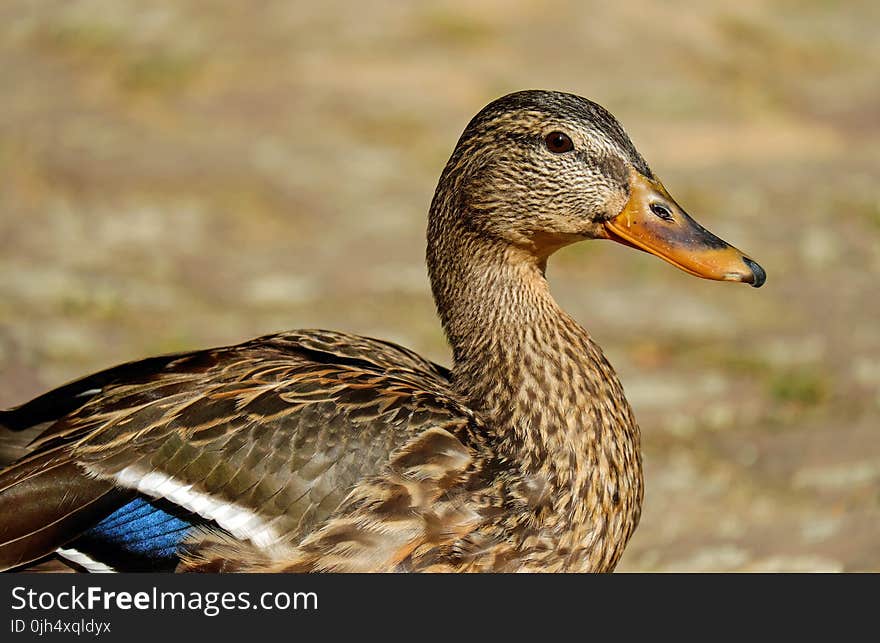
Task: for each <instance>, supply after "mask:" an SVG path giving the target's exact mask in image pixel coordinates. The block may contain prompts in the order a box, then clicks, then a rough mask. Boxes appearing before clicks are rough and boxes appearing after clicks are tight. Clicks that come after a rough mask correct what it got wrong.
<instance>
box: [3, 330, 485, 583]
mask: <svg viewBox="0 0 880 643" xmlns="http://www.w3.org/2000/svg"><path fill="white" fill-rule="evenodd" d="M47 422H49V423H50V424H49V426H48V428H47V429H46V430H45V431H44V432H43V433H42V435H40V437H39V438H37V439H36V440H35V441H34V443H33V444H32V450H31V451H30V452H29V453H28V454H27V455H25V456H24V457H22V458H20V459H19V460H18V461H16V462H14V463H13V464H12V465H10V466H8V467H7V468H5V469H4V470H2V471H0V515H3V516H15V517H16V519H15V520H6V521H4V523H3V524H2V525H0V568H10V567H15V566H19V565H22V564H25V563H28V562H31V561H34V560H37V559H38V558H40V557H42V556H45V555H46V554H49V553H52V552H53V551H56V550H58V549H59V548H65V547H70V545H71V543H72V544H73V545H78V544H83V543H85V544H87V545H88V548H89V556H88V557H89V558H90V559H92V560H96V561H101V559H102V553H103V554H108V555H109V554H110V550H111V549H112V550H114V552H113V555H112V556H111V557H112V558H113V563H114V565H113V566H114V567H117V568H121V569H125V568H126V564H125V560H124V559H122V558H120V554H119V547H118V545H120V543H122V544H126V546H128V547H129V549H134V550H136V551H137V552H141V553H143V552H144V551H147V552H148V553H149V552H154V551H161V552H162V554H163V556H164V558H162V560H163V561H164V562H165V563H167V562H168V561H169V560H170V559H169V556H168V554H169V552H172V553H174V551H175V548H178V547H182V546H183V545H184V541H186V542H188V543H192V542H193V538H194V534H197V533H198V534H208V533H210V534H212V537H214V538H220V539H224V540H225V541H227V542H246V543H249V544H250V545H251V546H253V547H256V548H260V549H265V548H271V547H275V546H280V545H283V544H290V543H298V542H299V541H301V540H303V539H304V538H307V536H308V535H309V534H310V533H311V532H312V531H315V530H316V529H317V528H318V527H319V526H320V525H321V524H322V523H323V522H324V521H326V520H327V518H328V517H330V516H331V514H333V513H334V511H335V510H337V508H338V507H339V506H340V504H341V503H342V501H343V500H344V499H345V498H346V497H348V496H349V495H350V494H351V493H352V492H353V490H354V489H355V488H356V487H358V485H359V484H360V483H362V482H364V481H375V480H376V479H377V476H378V477H381V475H383V472H388V471H389V470H390V469H389V467H392V468H393V466H395V465H393V463H394V462H399V461H400V458H401V457H404V459H406V457H409V458H410V459H412V456H411V455H410V456H405V454H407V453H413V452H418V451H419V450H420V449H421V451H422V452H424V451H425V448H426V446H425V445H431V444H434V445H435V446H436V445H437V444H440V443H443V444H444V445H445V446H444V447H443V448H444V449H446V451H447V452H449V453H451V452H453V451H456V450H460V451H461V452H462V453H466V452H467V448H466V447H464V445H462V444H461V443H460V442H458V441H457V438H455V437H454V435H455V434H457V433H460V432H461V430H462V429H463V428H467V430H468V432H469V433H473V432H475V431H476V428H475V427H477V425H479V420H478V419H477V418H476V417H475V416H474V414H473V413H472V412H471V411H470V410H469V409H467V408H466V407H465V406H464V405H463V404H462V403H461V402H460V401H459V400H458V399H457V398H456V396H455V394H454V393H453V391H452V389H451V388H450V386H449V382H448V371H446V370H445V369H444V368H443V367H440V366H438V365H436V364H433V363H432V362H429V361H427V360H425V359H423V358H421V357H419V356H418V355H416V354H415V353H413V352H412V351H409V350H407V349H404V348H402V347H399V346H397V345H395V344H392V343H390V342H384V341H382V340H374V339H370V338H366V337H359V336H353V335H347V334H342V333H333V332H328V331H295V332H290V333H282V334H278V335H271V336H267V337H262V338H259V339H256V340H251V341H249V342H245V343H243V344H239V345H236V346H229V347H223V348H216V349H210V350H205V351H198V352H193V353H186V354H178V355H172V356H165V357H161V358H151V359H149V360H144V361H142V362H135V363H130V364H125V365H122V366H119V367H116V368H115V369H109V370H107V371H103V372H101V373H98V374H95V375H92V376H89V377H87V378H84V379H82V380H79V381H78V382H74V383H72V384H69V385H66V386H64V387H61V388H60V389H56V390H55V391H52V392H50V393H47V394H46V395H43V396H40V397H39V398H36V399H35V400H33V401H31V402H29V403H27V404H25V405H22V406H21V407H18V408H17V409H13V410H11V411H5V412H3V414H2V415H0V424H4V425H7V426H10V427H12V428H14V429H17V430H21V429H24V428H27V426H29V425H30V424H37V423H47ZM438 431H439V432H441V434H442V438H438V437H437V435H438V434H437V432H438ZM432 436H433V437H432ZM426 440H427V442H426ZM438 440H439V442H438ZM450 441H452V442H455V443H456V444H457V446H456V447H455V448H453V447H451V446H450V445H449V444H447V443H448V442H450ZM424 457H425V458H428V459H430V457H431V454H429V453H426V452H424ZM460 464H461V461H460V459H457V460H455V466H459V465H460ZM409 466H410V467H412V466H415V465H413V463H412V462H410V463H409ZM423 477H424V476H423ZM20 507H26V508H27V511H25V512H23V513H21V512H19V510H18V508H20ZM102 548H103V549H104V550H106V551H105V552H102V551H101V550H102ZM80 549H82V548H80ZM123 549H124V548H123ZM72 550H73V551H78V550H77V547H73V548H72ZM104 557H106V556H104ZM147 567H149V565H148V566H147Z"/></svg>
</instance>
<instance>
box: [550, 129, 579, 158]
mask: <svg viewBox="0 0 880 643" xmlns="http://www.w3.org/2000/svg"><path fill="white" fill-rule="evenodd" d="M544 142H545V143H546V144H547V149H548V150H550V151H551V152H553V153H554V154H562V153H563V152H570V151H571V150H573V149H574V143H572V142H571V139H570V138H569V137H568V134H563V133H562V132H550V133H549V134H547V136H546V138H545V139H544Z"/></svg>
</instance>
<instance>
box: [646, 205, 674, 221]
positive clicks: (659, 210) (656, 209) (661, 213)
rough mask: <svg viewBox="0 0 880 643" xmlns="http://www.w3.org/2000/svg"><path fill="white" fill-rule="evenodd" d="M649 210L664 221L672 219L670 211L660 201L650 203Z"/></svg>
mask: <svg viewBox="0 0 880 643" xmlns="http://www.w3.org/2000/svg"><path fill="white" fill-rule="evenodd" d="M651 212H653V213H654V214H656V215H657V216H658V217H660V218H661V219H663V220H664V221H672V219H673V216H672V212H670V211H669V208H667V207H666V206H665V205H663V204H662V203H652V204H651Z"/></svg>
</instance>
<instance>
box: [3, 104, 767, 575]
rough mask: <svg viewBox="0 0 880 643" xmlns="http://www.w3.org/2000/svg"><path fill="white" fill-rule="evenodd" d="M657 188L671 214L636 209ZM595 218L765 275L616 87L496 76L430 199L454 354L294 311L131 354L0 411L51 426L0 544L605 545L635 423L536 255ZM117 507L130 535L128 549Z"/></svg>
mask: <svg viewBox="0 0 880 643" xmlns="http://www.w3.org/2000/svg"><path fill="white" fill-rule="evenodd" d="M561 132H562V133H564V137H565V138H564V139H563V138H559V136H558V135H559V134H560V133H561ZM551 137H552V138H551ZM569 144H570V146H569ZM645 194H648V196H647V197H646V196H645ZM646 199H647V200H646ZM657 200H659V201H660V202H662V203H663V204H664V207H665V208H666V210H665V211H664V212H663V216H660V214H658V215H657V216H658V217H660V219H662V220H663V221H664V223H663V224H662V225H663V226H666V227H665V228H662V229H657V226H660V225H661V224H660V223H658V222H655V221H653V220H649V219H648V218H645V217H649V216H650V215H646V214H645V212H647V208H649V207H652V208H653V206H654V205H656V202H657ZM649 201H650V203H649ZM652 211H653V210H652ZM666 215H669V217H670V218H668V219H667V218H666ZM624 216H625V218H626V225H623V224H622V221H623V217H624ZM633 221H635V226H636V228H635V229H633V227H632V226H633ZM639 225H641V226H642V227H641V228H639V227H638V226H639ZM588 238H614V239H615V240H618V241H623V242H624V243H626V244H628V245H632V246H635V247H638V248H641V249H645V250H648V251H650V252H653V253H655V254H658V255H660V256H662V257H663V258H665V259H667V260H669V261H671V262H673V263H675V264H676V265H678V266H679V267H682V268H683V269H685V270H687V271H688V272H692V273H694V274H699V275H700V276H705V277H709V278H716V279H728V280H737V281H748V282H751V283H753V284H754V285H760V283H762V282H763V271H761V270H760V268H759V267H757V264H754V262H752V261H751V260H750V259H748V258H746V257H744V255H742V254H741V253H739V251H736V250H735V249H734V248H732V247H730V246H728V245H727V244H725V243H724V242H722V241H721V240H720V239H718V238H717V237H714V236H713V235H711V234H710V233H708V232H707V231H705V230H704V229H703V228H701V227H700V226H699V225H698V224H696V223H695V222H693V220H692V219H690V217H688V216H687V214H686V213H684V211H683V210H681V209H680V208H679V207H678V206H677V204H675V202H674V201H672V200H671V197H669V196H668V194H666V192H665V190H664V189H663V188H662V185H660V184H659V182H658V181H657V180H656V178H655V177H654V176H653V174H652V173H651V171H650V169H649V168H648V166H647V164H645V162H644V160H643V159H642V158H641V157H640V156H639V155H638V153H637V152H636V151H635V148H634V147H633V146H632V143H631V142H630V141H629V139H628V138H627V137H626V135H625V134H624V132H623V130H622V129H621V128H620V126H619V125H618V124H617V122H616V121H615V120H614V119H613V117H611V115H610V114H608V113H607V112H605V110H603V109H602V108H601V107H599V106H598V105H595V104H594V103H591V102H589V101H587V100H585V99H582V98H579V97H576V96H571V95H567V94H559V93H555V92H537V91H534V92H519V93H517V94H512V95H509V96H506V97H504V98H502V99H499V100H498V101H495V102H494V103H492V104H490V105H489V106H487V107H486V108H485V109H484V110H483V111H481V112H480V114H478V115H477V116H476V117H475V118H474V120H473V121H472V122H471V124H470V125H469V126H468V128H467V129H466V130H465V132H464V134H463V135H462V137H461V139H460V141H459V143H458V145H457V147H456V150H455V152H454V153H453V155H452V158H451V159H450V161H449V164H448V165H447V167H446V169H445V170H444V173H443V176H442V177H441V180H440V184H439V185H438V188H437V192H436V195H435V198H434V201H433V203H432V206H431V214H430V218H429V229H428V266H429V270H430V274H431V282H432V288H433V292H434V296H435V300H436V302H437V307H438V312H439V314H440V318H441V321H442V322H443V326H444V329H445V331H446V333H447V336H448V338H449V341H450V344H451V346H452V349H453V358H454V365H453V368H452V369H451V370H447V369H445V368H443V367H441V366H438V365H436V364H433V363H431V362H429V361H427V360H425V359H423V358H421V357H419V356H418V355H416V354H415V353H413V352H411V351H409V350H407V349H404V348H402V347H400V346H397V345H395V344H392V343H389V342H384V341H381V340H376V339H370V338H365V337H358V336H353V335H347V334H343V333H333V332H328V331H293V332H288V333H281V334H277V335H270V336H267V337H262V338H258V339H255V340H251V341H248V342H245V343H243V344H239V345H236V346H230V347H225V348H216V349H210V350H205V351H196V352H193V353H187V354H180V355H173V356H164V357H158V358H150V359H147V360H144V361H142V362H136V363H132V364H127V365H123V366H120V367H117V368H115V369H110V370H108V371H105V372H102V373H98V374H95V375H92V376H89V377H87V378H84V379H83V380H80V381H78V382H74V383H72V384H69V385H67V386H65V387H62V388H61V389H57V390H56V391H53V392H50V393H47V394H46V395H44V396H41V397H39V398H36V399H35V400H33V401H31V402H29V403H27V404H24V405H22V406H21V407H19V408H17V409H12V410H10V411H6V412H2V413H0V424H2V425H5V426H7V427H9V428H10V429H14V430H20V429H24V428H27V427H29V426H33V425H37V424H46V425H47V427H48V428H47V429H46V430H45V432H44V433H43V434H42V435H41V436H40V437H39V438H38V439H37V440H36V441H35V442H34V443H33V445H32V447H31V450H30V452H29V453H28V454H26V455H25V456H23V457H22V458H20V459H19V460H18V461H16V462H15V463H13V464H11V465H9V466H8V467H7V468H6V469H4V470H2V471H0V516H3V517H4V520H3V522H2V524H0V567H3V568H14V567H17V566H21V565H25V564H27V563H30V562H32V561H34V560H37V559H39V558H41V557H43V556H46V555H49V554H51V553H53V552H56V551H59V552H60V553H62V554H63V555H66V556H68V557H70V558H74V559H76V556H81V557H84V558H81V559H79V560H78V562H81V561H82V560H86V561H87V562H86V565H85V566H86V567H88V566H89V562H88V561H94V562H95V565H97V564H98V563H100V564H101V565H110V566H111V567H114V568H117V569H122V570H125V569H154V568H159V567H162V565H166V566H167V565H168V564H169V563H168V561H169V560H170V561H171V563H172V564H173V566H176V568H177V569H178V570H179V571H296V572H300V571H609V570H612V569H613V568H614V566H615V565H616V563H617V561H618V559H619V558H620V556H621V554H622V552H623V549H624V547H625V545H626V543H627V541H628V540H629V538H630V536H631V535H632V533H633V531H634V530H635V528H636V525H637V524H638V519H639V513H640V509H641V501H642V494H643V490H642V470H641V455H640V450H639V430H638V426H637V424H636V422H635V419H634V418H633V415H632V411H631V409H630V407H629V405H628V403H627V402H626V399H625V397H624V394H623V389H622V387H621V385H620V383H619V381H618V379H617V377H616V375H615V374H614V371H613V369H612V368H611V366H610V365H609V364H608V362H607V360H606V359H605V358H604V356H603V355H602V352H601V350H600V349H599V348H598V346H596V344H595V343H594V342H593V341H592V340H591V339H590V336H589V334H588V333H587V332H586V331H585V330H584V329H583V328H581V327H580V325H579V324H578V323H577V322H576V321H575V320H573V319H572V318H571V317H569V316H568V315H567V314H566V313H565V312H564V311H562V310H561V309H560V308H559V307H558V305H557V304H556V303H555V301H554V300H553V298H552V296H551V295H550V291H549V287H548V285H547V281H546V279H545V276H544V271H545V267H546V261H547V258H548V256H549V255H550V254H552V252H554V251H555V250H556V249H558V248H560V247H562V246H564V245H566V244H568V243H572V242H575V241H579V240H581V239H588ZM657 239H659V240H660V241H656V240H657ZM652 240H654V241H652ZM661 242H662V243H661ZM652 244H653V245H652ZM753 266H754V267H753ZM759 271H760V272H759ZM126 508H128V509H126ZM132 508H135V509H136V511H135V509H132ZM126 512H128V513H126ZM139 521H146V522H139ZM142 524H143V525H146V526H144V527H141V525H142ZM120 526H122V527H125V529H123V532H124V536H125V538H127V539H129V540H132V539H133V542H135V544H136V545H137V546H132V545H131V544H130V543H129V544H127V545H126V547H127V548H128V549H126V550H125V551H123V552H122V553H120V552H118V551H114V549H113V544H114V542H122V541H121V540H119V538H118V537H117V539H116V540H115V541H114V540H113V538H111V536H113V535H114V534H115V535H116V536H118V533H117V532H118V531H119V529H120V528H121V527H120ZM126 529H127V531H126ZM138 530H141V531H140V532H139V531H138ZM163 530H164V531H163ZM141 534H143V535H144V537H145V538H146V537H147V536H149V535H150V534H158V535H157V536H156V538H157V539H158V540H156V541H155V542H160V543H161V544H162V548H159V545H156V544H155V542H152V541H150V542H151V543H152V544H151V545H150V546H151V547H152V549H149V548H148V547H145V546H144V545H143V543H142V542H141V541H139V540H138V537H139V535H141ZM126 542H128V541H126ZM168 543H171V544H172V545H173V547H172V549H173V551H172V552H171V554H172V555H171V556H170V558H169V553H168V551H169V550H168V546H169V545H168ZM160 549H161V552H160V553H159V554H157V553H156V552H157V551H159V550H160ZM71 552H73V553H71ZM126 552H127V553H126ZM145 552H146V553H145ZM128 554H130V556H129V557H128V558H127V557H126V556H127V555H128ZM108 561H109V562H108Z"/></svg>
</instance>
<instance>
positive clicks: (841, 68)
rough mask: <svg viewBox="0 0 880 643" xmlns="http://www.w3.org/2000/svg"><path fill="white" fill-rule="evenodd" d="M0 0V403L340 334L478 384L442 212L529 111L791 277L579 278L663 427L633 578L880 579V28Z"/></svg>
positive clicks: (752, 6) (753, 12)
mask: <svg viewBox="0 0 880 643" xmlns="http://www.w3.org/2000/svg"><path fill="white" fill-rule="evenodd" d="M841 7H842V5H840V4H839V3H832V2H827V1H824V0H803V1H798V2H795V1H794V0H786V1H783V0H780V1H777V2H757V1H753V0H749V1H746V2H740V3H729V2H722V1H720V0H717V1H713V2H702V3H685V2H678V1H670V2H647V1H645V0H636V1H633V2H618V3H602V2H595V3H590V2H574V1H572V2H562V1H550V2H548V1H540V2H539V1H537V0H534V1H528V0H519V1H516V2H494V1H492V2H443V3H402V2H396V1H388V2H369V3H348V2H332V1H331V2H321V3H296V2H290V1H289V0H279V1H274V0H273V1H268V0H260V1H256V0H255V1H253V2H246V3H245V2H224V3H221V2H216V1H207V0H204V1H196V0H192V1H187V2H183V1H181V0H161V1H155V2H150V3H144V2H142V1H141V0H90V1H74V0H56V1H49V0H6V1H5V2H3V3H2V4H0V88H2V100H0V406H11V405H15V404H18V403H21V402H23V401H25V400H27V399H28V398H29V397H30V396H33V395H34V394H36V393H39V392H41V391H43V390H45V389H47V388H48V387H52V386H55V385H58V384H61V383H63V382H65V381H67V380H70V379H72V378H75V377H77V376H79V375H83V374H85V373H88V372H90V371H94V370H97V369H100V368H102V367H106V366H110V365H112V364H115V363H119V362H122V361H126V360H130V359H135V358H139V357H143V356H147V355H150V354H154V353H160V352H169V351H175V350H183V349H193V348H198V347H207V346H212V345H222V344H228V343H234V342H238V341H240V340H243V339H246V338H250V337H253V336H256V335H260V334H265V333H269V332H273V331H277V330H281V329H288V328H310V327H326V328H335V329H342V330H347V331H352V332H358V333H363V334H369V335H375V336H380V337H385V338H389V339H393V340H396V341H399V342H401V343H403V344H405V345H408V346H410V347H411V348H414V349H416V350H418V351H421V352H423V353H425V354H426V355H428V356H430V357H432V358H434V359H436V360H438V361H441V362H444V363H448V361H449V357H448V352H447V348H446V346H445V343H444V339H443V336H442V334H441V331H440V328H439V325H438V323H437V321H436V318H435V315H434V310H433V305H432V303H431V299H430V295H429V290H428V282H427V278H426V274H425V269H424V259H423V252H424V250H423V248H424V230H425V216H426V210H427V207H428V204H429V201H430V198H431V194H432V192H433V189H434V186H435V184H436V181H437V177H438V176H439V172H440V170H441V168H442V166H443V164H444V163H445V161H446V158H447V156H448V154H449V153H450V151H451V149H452V146H453V145H454V143H455V141H456V139H457V137H458V135H459V133H460V132H461V130H462V128H463V127H464V125H465V124H466V122H467V121H468V120H469V119H470V117H471V116H472V115H473V114H474V113H475V112H476V111H477V110H478V109H479V108H480V107H482V106H483V105H484V104H485V103H486V102H488V101H489V100H491V99H493V98H495V97H497V96H499V95H501V94H504V93H507V92H509V91H513V90H517V89H524V88H536V87H540V88H548V89H560V90H566V91H572V92H574V93H577V94H581V95H584V96H587V97H590V98H592V99H594V100H597V101H598V102H600V103H602V104H603V105H605V106H606V107H608V108H609V109H610V110H611V111H612V112H613V113H614V114H615V115H616V116H617V117H618V118H619V119H620V120H621V122H622V123H623V124H624V126H625V127H626V128H627V130H628V131H629V133H630V135H631V136H632V138H633V140H634V141H635V142H636V145H637V146H638V147H639V149H640V150H641V152H642V154H643V155H644V156H645V157H646V159H647V160H648V162H649V163H650V164H651V166H652V168H653V169H654V171H655V172H656V173H657V174H658V175H659V176H661V177H662V178H663V180H664V183H665V184H666V186H667V188H668V189H669V190H670V192H671V193H672V194H673V196H675V197H676V198H677V200H678V201H679V202H680V203H682V205H684V207H685V208H686V209H688V210H689V211H690V212H691V214H693V215H694V216H695V218H697V219H698V220H700V221H701V222H702V223H703V224H704V225H706V227H708V228H710V229H712V230H713V231H714V232H716V233H717V234H719V235H720V236H721V237H723V238H724V239H726V240H728V241H730V242H731V243H733V244H735V245H736V246H738V247H740V248H742V249H744V250H745V251H746V252H748V253H749V254H750V255H751V256H753V257H755V258H756V259H757V260H758V261H759V262H760V263H761V264H762V265H763V266H764V267H765V268H766V269H767V272H768V281H767V285H766V286H765V287H764V288H762V289H760V290H754V289H751V288H746V287H741V286H734V285H731V284H721V283H714V282H707V281H702V280H698V279H695V278H693V277H690V276H688V275H685V274H683V273H681V272H678V271H676V270H675V269H673V268H671V267H670V266H668V265H666V264H663V263H661V262H660V261H658V260H656V259H654V258H652V257H649V256H646V255H641V254H639V253H635V252H632V251H630V250H628V249H625V248H623V247H618V246H614V245H613V244H608V243H602V242H592V243H584V244H580V245H579V246H575V247H572V248H568V249H566V250H564V251H562V252H560V253H559V255H558V256H556V257H555V258H554V259H553V260H552V261H551V264H550V270H549V276H550V278H551V282H552V286H553V288H554V292H555V293H556V295H557V298H558V299H559V301H560V302H561V303H562V304H563V305H564V306H565V307H566V308H567V309H568V310H569V311H571V312H572V313H573V314H574V315H575V316H576V317H577V319H579V320H580V321H581V322H582V323H583V324H584V325H585V326H586V327H587V328H589V329H590V330H591V332H592V333H593V335H594V336H595V337H596V339H597V340H598V341H599V343H600V344H601V345H602V346H603V348H604V349H605V350H606V353H607V354H608V356H609V358H610V359H611V361H612V363H613V364H614V365H615V366H616V368H617V369H618V372H619V373H620V376H621V379H622V381H623V383H624V386H625V388H626V391H627V394H628V396H629V398H630V400H631V402H632V404H633V406H634V408H635V411H636V416H637V417H638V419H639V422H640V424H641V426H642V431H643V436H644V437H643V439H644V449H645V460H646V478H647V494H646V498H645V510H644V516H643V519H642V524H641V526H640V528H639V530H638V532H637V534H636V536H635V537H634V539H633V541H632V543H631V545H630V547H629V549H628V550H627V552H626V554H625V556H624V559H623V562H622V564H621V566H620V569H621V570H625V571H653V570H664V571H665V570H678V571H718V570H762V571H763V570H772V571H784V570H793V571H838V570H847V571H849V570H874V571H877V570H880V433H878V432H880V426H878V419H880V324H878V314H880V288H878V276H880V196H878V190H877V185H878V179H880V83H878V79H880V30H878V24H880V9H878V5H877V3H876V2H872V1H870V0H863V1H858V0H857V1H854V2H849V3H846V8H845V9H844V8H841Z"/></svg>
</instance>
